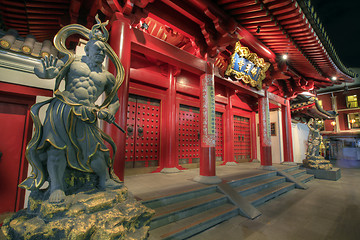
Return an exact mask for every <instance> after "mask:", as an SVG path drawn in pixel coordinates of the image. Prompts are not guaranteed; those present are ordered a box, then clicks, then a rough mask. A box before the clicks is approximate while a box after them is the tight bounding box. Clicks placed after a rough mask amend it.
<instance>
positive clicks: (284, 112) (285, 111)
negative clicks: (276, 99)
mask: <svg viewBox="0 0 360 240" xmlns="http://www.w3.org/2000/svg"><path fill="white" fill-rule="evenodd" d="M281 118H282V128H283V131H282V132H283V146H284V162H294V155H293V144H292V131H291V112H290V101H289V100H288V99H286V105H285V106H281Z"/></svg>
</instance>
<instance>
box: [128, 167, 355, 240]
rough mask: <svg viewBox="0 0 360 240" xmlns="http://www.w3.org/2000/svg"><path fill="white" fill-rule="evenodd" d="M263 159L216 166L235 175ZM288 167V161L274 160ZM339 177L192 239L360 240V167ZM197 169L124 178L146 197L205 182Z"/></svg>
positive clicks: (229, 175) (222, 174)
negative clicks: (198, 179) (252, 216)
mask: <svg viewBox="0 0 360 240" xmlns="http://www.w3.org/2000/svg"><path fill="white" fill-rule="evenodd" d="M258 166H259V165H258V164H255V163H249V164H240V165H238V166H221V167H217V170H216V171H217V175H218V176H220V177H221V178H222V179H225V180H227V179H228V180H230V179H232V178H234V179H235V178H236V177H237V176H238V175H244V174H245V175H246V174H247V173H249V172H253V171H259V170H258V169H257V168H258ZM274 166H275V167H277V168H284V167H285V166H283V165H274ZM341 170H342V177H341V179H339V180H338V181H329V180H319V179H314V180H312V181H310V182H308V183H307V185H308V186H309V189H307V190H300V189H295V190H292V191H290V192H288V193H285V194H283V195H281V196H279V197H278V198H276V199H273V200H270V201H269V202H267V203H265V204H263V205H262V206H260V207H259V208H258V209H259V210H260V211H261V212H262V215H261V216H260V217H258V218H256V219H255V220H249V219H246V218H244V217H242V216H237V217H234V218H232V219H230V220H228V221H225V222H223V223H221V224H219V225H217V226H215V227H213V228H210V229H208V230H206V231H204V232H202V233H200V234H198V235H196V236H193V237H192V238H190V239H191V240H212V239H214V240H219V239H221V240H225V239H226V240H232V239H248V240H297V239H299V240H300V239H301V240H359V239H360V169H359V168H357V169H349V168H342V169H341ZM197 174H198V169H191V170H187V171H184V172H180V173H175V174H161V173H156V174H153V175H152V177H151V178H149V176H148V175H147V174H144V175H137V176H136V175H134V176H129V177H127V178H125V184H126V186H127V187H128V188H129V190H130V191H131V192H132V193H133V194H134V195H135V196H136V197H138V198H139V199H143V200H147V199H151V198H155V197H158V196H163V195H170V194H175V193H177V192H180V191H183V190H189V189H193V188H199V187H202V186H203V185H202V184H199V183H196V182H194V181H193V180H192V178H193V177H194V176H196V175H197Z"/></svg>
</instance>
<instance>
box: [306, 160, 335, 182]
mask: <svg viewBox="0 0 360 240" xmlns="http://www.w3.org/2000/svg"><path fill="white" fill-rule="evenodd" d="M303 166H304V167H306V173H307V174H312V175H314V177H315V178H318V179H326V180H333V181H336V180H338V179H340V178H341V170H340V169H339V168H333V166H332V164H331V163H330V161H329V160H326V159H324V158H323V157H322V156H311V157H307V158H306V159H304V160H303Z"/></svg>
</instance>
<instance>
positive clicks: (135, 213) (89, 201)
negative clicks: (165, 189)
mask: <svg viewBox="0 0 360 240" xmlns="http://www.w3.org/2000/svg"><path fill="white" fill-rule="evenodd" d="M77 174H78V173H77ZM70 175H71V173H70ZM93 177H94V176H93V175H92V174H88V173H82V176H79V177H78V176H76V177H75V176H74V175H73V176H70V177H69V174H68V176H67V178H66V180H67V185H68V186H70V189H71V188H74V186H76V185H79V182H80V184H81V183H83V184H84V185H83V187H82V188H81V190H82V191H81V190H80V191H78V192H77V193H75V194H69V195H68V193H67V196H66V197H65V200H64V201H62V202H60V203H49V201H48V200H44V199H46V198H48V192H47V191H46V190H42V191H33V192H32V193H31V194H30V197H29V203H28V208H27V209H24V210H21V211H19V212H17V213H16V214H14V215H13V216H12V217H11V218H9V219H7V220H5V221H4V224H3V227H2V231H3V233H4V234H5V236H6V237H7V238H8V239H19V240H20V239H42V240H45V239H76V240H80V239H84V240H85V239H96V240H98V239H104V240H105V239H134V240H138V239H147V237H148V230H149V223H150V220H151V217H152V216H153V214H154V210H152V209H149V208H147V207H145V206H144V205H142V204H141V203H140V202H138V201H136V200H135V199H134V197H133V196H132V194H131V193H130V192H129V191H128V189H127V188H126V187H125V186H122V187H119V188H117V189H106V190H104V191H100V190H97V189H96V188H93V186H92V184H86V183H89V182H91V181H89V180H91V179H92V178H93ZM86 185H87V186H86ZM67 189H68V190H69V187H68V188H67ZM65 193H66V192H65Z"/></svg>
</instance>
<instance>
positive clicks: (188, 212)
mask: <svg viewBox="0 0 360 240" xmlns="http://www.w3.org/2000/svg"><path fill="white" fill-rule="evenodd" d="M227 202H228V199H227V197H226V196H225V195H224V194H222V193H212V194H207V195H205V196H200V197H196V198H192V199H188V200H186V201H182V202H177V203H174V204H171V205H166V206H163V207H160V208H155V209H154V210H155V216H154V217H153V219H152V221H151V223H150V228H151V229H155V228H158V227H161V226H164V225H166V224H169V223H172V222H175V221H178V220H181V219H184V218H188V217H191V216H193V215H196V214H198V213H200V212H204V211H208V210H209V209H212V208H214V207H217V206H220V205H223V204H226V203H227Z"/></svg>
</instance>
